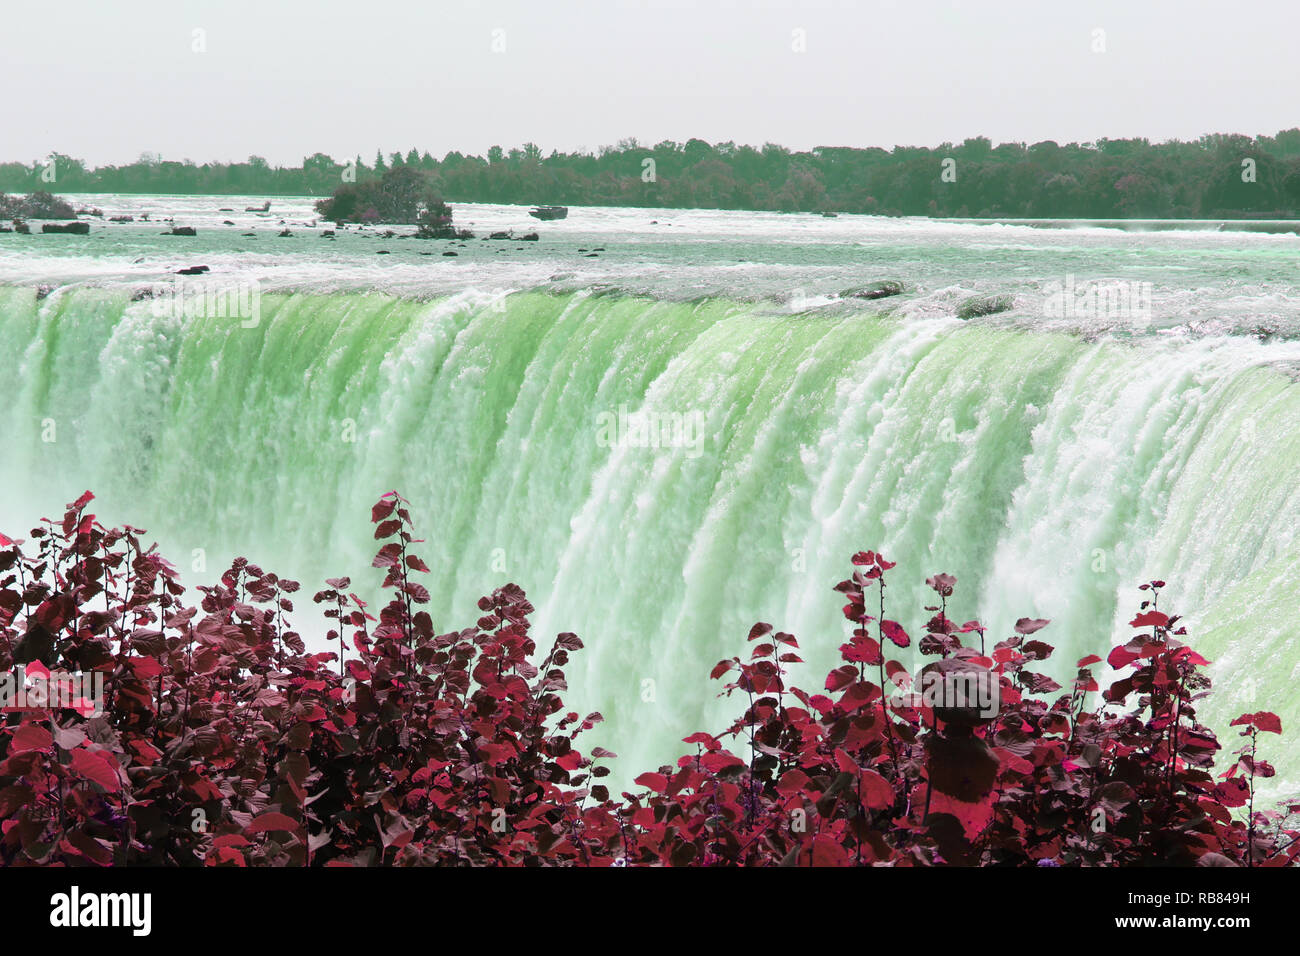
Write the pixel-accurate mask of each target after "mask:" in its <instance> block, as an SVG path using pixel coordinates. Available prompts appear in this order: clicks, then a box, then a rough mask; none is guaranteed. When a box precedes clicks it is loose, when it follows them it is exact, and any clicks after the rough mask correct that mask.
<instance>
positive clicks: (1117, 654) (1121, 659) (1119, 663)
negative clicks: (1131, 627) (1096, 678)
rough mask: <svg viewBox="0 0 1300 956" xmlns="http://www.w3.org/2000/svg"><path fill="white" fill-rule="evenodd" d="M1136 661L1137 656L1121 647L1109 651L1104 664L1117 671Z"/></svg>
mask: <svg viewBox="0 0 1300 956" xmlns="http://www.w3.org/2000/svg"><path fill="white" fill-rule="evenodd" d="M1137 659H1138V655H1137V654H1135V653H1133V652H1132V651H1130V650H1129V649H1128V648H1127V647H1124V646H1122V645H1121V646H1119V647H1115V648H1113V649H1112V650H1111V652H1110V654H1109V655H1108V656H1107V658H1106V663H1108V664H1109V665H1110V666H1111V667H1114V668H1115V669H1116V670H1118V669H1119V668H1121V667H1127V666H1128V665H1129V664H1132V663H1133V662H1134V661H1135V660H1137Z"/></svg>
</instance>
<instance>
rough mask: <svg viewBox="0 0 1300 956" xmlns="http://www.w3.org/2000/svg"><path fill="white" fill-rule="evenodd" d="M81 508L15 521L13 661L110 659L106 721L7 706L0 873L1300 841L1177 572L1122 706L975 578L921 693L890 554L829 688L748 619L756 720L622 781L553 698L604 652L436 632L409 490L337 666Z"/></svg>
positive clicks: (250, 582)
mask: <svg viewBox="0 0 1300 956" xmlns="http://www.w3.org/2000/svg"><path fill="white" fill-rule="evenodd" d="M91 500H92V496H91V495H90V494H89V493H87V494H86V495H83V496H82V497H81V498H80V499H78V500H77V501H75V502H73V503H72V504H70V505H69V506H68V510H67V513H66V514H65V516H64V518H63V520H62V521H59V522H51V521H45V522H43V523H42V526H41V527H40V528H37V529H35V530H34V531H33V532H32V541H31V542H30V543H27V542H22V541H13V540H11V539H9V538H5V537H3V536H0V674H3V673H4V672H9V673H13V672H14V671H15V668H16V667H17V666H18V665H24V667H25V671H26V674H27V676H28V677H29V678H30V677H33V676H36V675H47V674H49V673H50V672H51V671H53V672H54V676H55V677H56V678H57V677H58V676H59V675H60V674H64V673H66V672H81V673H98V674H102V675H103V678H104V690H105V699H104V700H103V712H102V713H101V714H93V713H91V711H90V708H89V707H88V706H87V701H85V700H74V701H72V702H71V704H70V706H67V707H62V706H55V707H42V708H33V709H25V710H11V711H10V712H8V713H6V714H5V716H4V723H3V726H0V861H3V862H4V863H5V864H6V865H12V866H31V865H55V864H67V865H79V866H84V865H93V866H108V865H114V864H158V865H175V866H197V865H209V866H254V865H317V866H376V865H417V864H434V863H438V864H466V865H469V864H488V865H566V864H568V865H591V866H610V865H674V866H681V865H715V864H726V865H748V866H759V865H790V866H808V865H852V864H886V865H894V866H928V865H935V864H956V865H976V864H984V865H992V864H997V865H1040V866H1075V865H1112V866H1113V865H1137V864H1152V863H1158V864H1174V865H1191V864H1200V865H1256V866H1283V865H1288V864H1292V863H1294V862H1295V859H1296V857H1297V855H1298V854H1300V842H1296V841H1297V837H1300V831H1298V830H1296V829H1294V828H1292V827H1291V825H1290V817H1289V814H1290V813H1291V811H1292V810H1293V809H1300V807H1295V806H1290V807H1286V808H1284V810H1283V811H1281V812H1257V811H1256V810H1255V808H1254V800H1255V779H1256V777H1269V776H1272V775H1273V768H1272V767H1271V766H1270V765H1269V764H1268V763H1267V762H1266V761H1265V760H1263V759H1261V757H1260V756H1259V754H1258V752H1257V751H1258V748H1257V744H1258V737H1259V734H1260V733H1281V724H1280V721H1279V720H1278V718H1277V717H1276V716H1275V715H1273V714H1271V713H1267V712H1261V713H1256V714H1246V715H1243V716H1242V717H1241V718H1239V719H1238V720H1237V721H1235V722H1234V724H1235V725H1240V726H1242V727H1243V728H1244V729H1243V731H1242V736H1243V737H1245V738H1248V742H1247V743H1246V745H1245V746H1243V747H1242V749H1241V750H1239V751H1238V753H1237V759H1236V761H1235V762H1234V763H1233V764H1232V766H1231V767H1230V768H1229V769H1228V770H1227V771H1226V772H1225V773H1222V774H1221V775H1220V776H1219V777H1218V778H1217V779H1216V778H1215V777H1214V776H1213V773H1212V770H1213V763H1214V756H1215V752H1216V751H1218V750H1219V744H1218V742H1217V740H1216V739H1215V736H1214V734H1213V733H1212V732H1211V731H1210V730H1209V729H1207V728H1206V727H1204V726H1202V725H1201V724H1199V723H1198V722H1197V720H1196V713H1195V709H1194V703H1195V702H1196V701H1198V700H1199V699H1200V698H1201V697H1202V696H1203V695H1204V693H1205V692H1206V691H1207V690H1208V688H1209V679H1208V678H1207V677H1206V676H1205V675H1204V673H1203V672H1202V669H1201V668H1202V667H1203V666H1204V664H1205V663H1206V662H1205V661H1204V660H1203V659H1202V658H1201V657H1200V656H1199V655H1197V654H1196V653H1195V652H1194V651H1192V650H1191V649H1190V648H1188V647H1186V646H1185V645H1184V644H1183V643H1182V642H1181V641H1180V640H1179V639H1178V638H1179V637H1180V636H1182V634H1183V629H1182V628H1177V621H1178V618H1177V617H1174V616H1169V615H1166V614H1165V613H1163V612H1161V611H1159V610H1158V608H1157V603H1158V598H1159V590H1160V587H1161V585H1162V582H1153V583H1152V584H1149V585H1144V586H1143V589H1144V590H1150V591H1151V592H1152V599H1151V600H1148V601H1146V602H1144V604H1143V607H1142V609H1141V613H1140V614H1139V615H1138V617H1137V618H1136V619H1135V620H1134V621H1133V626H1134V627H1135V628H1137V629H1138V633H1137V635H1136V636H1135V637H1134V638H1133V639H1132V640H1130V641H1129V642H1128V643H1127V644H1126V645H1124V646H1123V647H1120V648H1116V649H1115V650H1114V651H1113V652H1111V654H1110V657H1109V660H1110V664H1111V666H1112V667H1113V668H1115V669H1116V670H1118V671H1120V674H1119V676H1118V678H1117V679H1116V680H1115V681H1113V682H1112V683H1111V684H1110V686H1109V687H1108V688H1107V689H1106V690H1105V691H1104V692H1100V691H1099V685H1098V682H1097V680H1096V679H1095V678H1094V676H1093V673H1092V666H1093V665H1096V664H1099V663H1100V658H1098V657H1096V656H1093V655H1090V656H1088V657H1085V658H1084V659H1083V660H1081V661H1079V662H1078V665H1077V676H1076V678H1075V679H1074V681H1073V682H1072V685H1071V686H1070V687H1069V688H1068V689H1063V688H1061V687H1060V686H1059V685H1058V684H1057V683H1056V682H1055V681H1053V680H1051V679H1050V678H1049V677H1047V676H1045V675H1043V674H1042V673H1039V672H1037V671H1033V670H1031V669H1030V668H1031V667H1032V665H1034V664H1035V663H1036V662H1039V661H1042V660H1045V659H1047V658H1048V657H1049V656H1050V655H1051V653H1052V647H1051V645H1049V644H1046V643H1044V642H1042V641H1039V640H1027V637H1028V636H1029V635H1032V634H1034V633H1035V632H1037V631H1039V630H1040V629H1042V628H1043V627H1044V626H1046V624H1047V623H1048V622H1046V621H1043V620H1031V619H1027V618H1023V619H1021V620H1020V621H1019V622H1018V623H1017V625H1016V627H1015V631H1016V633H1015V634H1014V635H1013V636H1011V637H1009V638H1007V639H1005V640H1002V641H1000V642H998V643H997V644H995V645H993V647H992V648H991V649H989V648H986V647H985V629H984V628H983V627H982V626H981V625H980V624H979V623H978V622H975V621H971V622H967V623H966V624H963V625H957V624H956V623H954V622H953V621H951V620H949V619H948V617H947V602H948V600H949V598H951V597H952V595H953V593H954V590H955V587H956V580H955V578H953V577H952V576H951V575H946V574H941V575H935V576H934V577H933V578H931V579H930V580H929V582H928V583H929V584H930V586H931V587H932V588H933V590H934V591H935V592H936V594H937V595H938V597H939V599H940V603H939V605H938V606H936V607H931V608H927V609H926V610H927V613H928V614H929V615H930V617H929V619H928V620H927V621H926V622H925V624H924V626H923V627H921V628H920V629H917V630H916V631H915V633H916V634H918V635H922V636H921V637H920V638H919V640H918V647H919V650H920V652H921V653H922V654H924V655H929V656H931V657H934V658H935V660H933V661H932V662H931V663H929V664H927V665H926V667H924V668H923V669H922V670H921V672H920V673H919V674H918V675H916V678H915V679H914V678H913V676H912V675H910V674H909V673H908V672H907V670H906V669H905V667H904V666H903V665H902V664H900V663H899V662H897V661H894V660H889V659H886V657H885V655H884V650H883V649H884V648H887V647H889V646H890V644H893V645H896V646H899V647H906V646H908V645H909V644H910V643H911V641H912V638H911V636H910V635H909V634H908V632H907V631H906V630H905V629H904V627H903V626H902V625H901V624H899V623H897V622H895V621H892V620H889V619H887V618H885V599H884V589H885V584H886V574H887V572H888V571H889V570H891V569H892V568H893V567H894V565H893V564H892V563H890V562H888V561H886V560H885V559H884V558H883V557H882V556H880V555H879V554H876V553H874V552H861V553H859V554H857V555H854V556H853V558H852V564H853V573H852V576H851V577H850V578H848V579H847V580H845V581H842V582H840V584H838V585H837V586H836V590H837V591H839V592H840V593H841V594H842V595H843V596H844V598H845V599H846V600H847V604H845V606H844V614H845V617H846V618H847V619H848V620H849V621H850V623H851V625H852V627H851V630H850V634H849V637H848V640H847V642H846V643H844V644H843V645H842V646H841V648H840V650H841V655H842V658H843V660H844V662H845V663H844V664H843V665H841V666H839V667H837V668H836V669H834V670H833V671H831V673H830V674H829V675H828V677H827V679H826V682H825V685H824V691H823V692H816V693H809V692H808V691H805V690H802V689H800V688H798V687H795V686H791V685H788V683H787V672H788V669H789V665H791V664H795V663H798V662H800V658H799V653H798V651H799V644H798V642H797V641H796V639H795V638H794V637H793V636H791V635H790V634H785V633H782V632H778V631H775V629H774V628H773V627H771V626H770V625H768V624H758V625H755V626H754V628H753V629H752V630H751V632H750V634H749V641H750V642H751V643H753V644H754V647H753V649H752V651H751V652H750V653H749V655H748V658H749V659H748V660H744V661H742V660H741V659H740V658H739V657H735V658H732V659H730V660H726V661H722V662H720V663H719V664H718V666H717V667H716V668H714V671H713V676H714V677H715V678H726V679H727V683H726V685H725V691H724V692H725V693H726V694H728V695H731V694H734V693H737V692H739V693H740V694H742V695H743V698H744V703H743V712H742V713H741V715H740V717H739V718H738V719H737V720H736V721H735V723H733V724H732V725H731V726H730V727H729V728H727V729H726V730H725V731H724V732H723V733H722V734H720V735H713V734H708V733H695V734H692V735H691V736H689V737H687V738H686V740H685V743H686V744H687V745H689V746H691V747H693V752H692V753H688V754H687V755H685V756H683V757H681V758H680V759H679V760H678V761H677V763H676V764H675V765H671V766H664V767H659V768H657V769H655V770H653V771H649V772H645V773H642V774H641V775H640V776H638V777H636V781H635V785H636V787H637V788H639V789H638V790H637V792H636V793H624V794H622V795H621V797H616V796H613V795H611V794H610V793H609V791H608V788H607V786H606V784H604V783H602V782H600V781H601V780H602V779H603V778H606V777H608V776H609V768H608V766H607V765H604V764H602V761H604V760H607V759H609V758H612V757H614V756H615V755H614V754H612V753H611V752H609V751H607V750H604V749H602V748H601V747H597V746H592V747H590V749H588V750H585V751H583V750H579V749H578V738H579V737H580V736H581V735H582V734H584V733H586V732H587V731H589V730H590V729H591V728H592V727H593V726H594V725H595V724H596V723H598V722H599V721H600V720H601V716H600V714H598V713H592V714H587V715H586V716H585V717H584V716H580V714H579V713H578V712H577V711H569V710H567V709H566V707H565V705H564V703H563V700H562V697H561V695H562V693H563V692H564V691H565V690H566V684H565V679H564V668H565V667H566V666H567V664H568V661H569V656H570V654H572V653H573V652H575V651H577V650H579V649H580V648H581V647H582V642H581V641H580V640H579V639H578V638H577V637H576V636H574V635H572V634H561V635H559V636H558V637H557V638H555V640H554V641H553V642H551V643H550V645H549V647H548V648H547V649H546V652H545V654H541V652H539V650H538V648H537V646H536V644H535V642H534V640H533V637H532V635H531V634H530V625H529V616H530V614H531V613H532V611H533V608H532V605H531V604H529V603H528V600H527V598H526V596H525V595H524V592H523V591H522V590H521V589H519V588H518V587H516V586H514V585H506V586H505V587H503V588H500V589H499V590H497V591H495V592H494V593H493V594H491V595H489V596H488V597H484V598H483V599H482V600H480V602H479V612H480V614H481V616H480V617H479V619H478V620H477V622H476V623H475V624H474V626H473V627H470V628H467V629H465V630H462V631H457V632H452V633H445V634H438V633H436V631H435V629H434V626H433V622H432V620H431V618H430V616H429V614H428V612H427V611H425V610H423V609H422V605H425V604H427V603H428V600H429V593H428V591H427V589H426V588H425V587H424V586H423V585H421V584H420V583H419V582H418V581H417V580H415V577H414V576H415V575H418V574H424V573H428V571H429V569H428V567H427V566H426V565H425V564H424V562H422V561H421V560H420V558H419V557H418V556H416V555H415V554H414V553H413V551H412V547H413V546H414V545H416V544H418V543H419V542H418V541H417V540H416V539H415V538H413V537H412V535H411V531H410V528H411V516H410V513H409V511H408V510H407V503H406V501H405V500H404V499H403V498H402V497H401V496H400V495H398V494H397V493H396V492H389V493H388V494H386V495H384V496H383V498H381V499H380V501H379V502H378V503H377V504H376V505H375V506H374V509H373V511H372V515H371V517H372V521H373V522H374V524H375V526H376V530H375V537H376V538H377V539H379V540H381V541H382V542H383V544H382V545H381V546H380V549H379V551H378V553H377V555H376V557H375V561H374V565H375V567H377V568H381V569H383V570H384V573H385V578H384V587H385V588H386V589H387V590H388V591H389V592H390V599H389V601H388V603H387V604H385V605H384V606H383V607H382V608H379V609H378V610H376V611H372V610H371V609H370V606H369V605H367V603H366V602H364V601H363V600H361V599H360V598H359V597H358V596H357V595H356V594H355V593H353V592H352V591H350V590H349V588H350V587H351V582H350V581H349V579H347V578H333V579H330V580H329V581H328V582H327V588H326V589H325V590H322V591H320V592H318V593H317V594H316V595H315V598H314V600H315V601H316V603H318V604H322V605H324V606H325V614H326V617H327V618H328V619H330V621H331V622H332V627H333V628H334V629H333V630H331V631H330V632H329V635H328V636H329V639H330V641H331V642H332V643H334V644H336V645H337V651H328V652H324V653H308V652H307V650H306V647H305V645H304V643H303V641H302V638H301V637H300V636H299V635H298V634H297V633H296V632H295V631H293V629H292V627H291V626H290V624H289V621H288V616H289V615H291V614H292V613H293V612H294V605H293V598H292V595H293V594H294V593H295V592H297V590H298V584H297V583H296V582H294V581H289V580H285V579H281V578H279V577H277V576H276V575H274V574H272V573H269V572H266V571H264V570H262V569H261V568H259V567H257V566H256V565H254V564H251V563H249V562H248V561H247V560H245V559H243V558H240V559H236V560H235V561H234V562H233V563H232V565H231V567H230V568H229V570H227V571H226V572H225V573H224V574H223V575H222V577H221V581H220V584H218V585H216V586H214V587H208V588H202V589H200V590H201V591H202V599H201V600H200V602H199V606H198V607H193V606H188V605H186V604H185V603H184V598H185V595H186V592H185V590H184V589H183V588H182V587H181V585H180V583H179V582H178V581H177V575H176V571H175V569H174V568H173V567H172V566H171V565H170V564H168V563H167V562H166V561H165V560H163V559H162V558H161V557H160V556H159V555H158V554H157V553H156V551H154V550H153V549H152V548H146V547H144V546H142V543H141V535H142V534H143V532H141V531H140V530H138V529H135V528H130V527H127V528H123V529H114V530H108V529H105V528H103V527H102V526H100V524H99V523H98V522H96V521H95V518H94V515H91V514H88V513H87V512H86V507H87V506H88V505H89V503H90V501H91ZM872 588H876V589H878V590H877V598H878V600H877V601H876V602H875V603H876V609H877V613H876V614H868V613H867V593H868V591H870V590H871V589H872ZM1175 628H1177V629H1175ZM975 637H977V638H978V643H979V646H978V648H977V647H974V646H971V647H967V646H966V645H965V640H966V639H967V638H971V639H973V638H975ZM539 656H540V663H535V662H536V661H537V659H538V657H539ZM936 688H937V689H938V694H939V696H934V694H932V693H931V691H934V690H935V689H936ZM1099 692H1100V693H1101V697H1102V701H1103V702H1104V703H1103V704H1102V706H1100V707H1099V708H1096V709H1093V708H1090V707H1089V700H1090V699H1092V700H1095V699H1096V696H1097V694H1098V693H1099ZM60 703H62V702H60ZM727 740H731V741H739V743H740V745H741V746H740V747H739V748H738V749H739V751H740V752H739V753H733V752H732V751H731V750H730V749H729V748H728V746H727V745H726V743H725V741H727Z"/></svg>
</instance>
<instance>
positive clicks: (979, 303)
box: [957, 295, 1015, 319]
mask: <svg viewBox="0 0 1300 956" xmlns="http://www.w3.org/2000/svg"><path fill="white" fill-rule="evenodd" d="M1014 304H1015V302H1014V300H1013V299H1012V298H1011V296H1009V295H973V296H971V297H970V298H969V299H966V300H964V301H963V302H962V303H961V305H959V306H957V318H959V319H976V318H979V317H980V316H984V315H997V314H998V313H999V312H1008V311H1010V310H1011V307H1012V306H1013V305H1014Z"/></svg>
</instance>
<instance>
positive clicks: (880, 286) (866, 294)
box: [840, 279, 904, 299]
mask: <svg viewBox="0 0 1300 956" xmlns="http://www.w3.org/2000/svg"><path fill="white" fill-rule="evenodd" d="M903 288H904V287H903V283H901V282H899V281H898V280H897V279H881V280H880V281H879V282H872V283H869V284H868V285H864V286H858V287H857V288H856V289H845V290H844V291H843V292H841V293H840V298H841V299H887V298H889V297H890V296H891V295H902V294H903Z"/></svg>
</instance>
